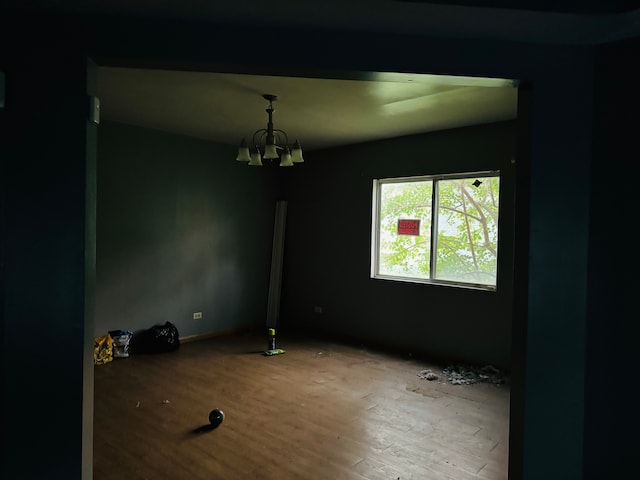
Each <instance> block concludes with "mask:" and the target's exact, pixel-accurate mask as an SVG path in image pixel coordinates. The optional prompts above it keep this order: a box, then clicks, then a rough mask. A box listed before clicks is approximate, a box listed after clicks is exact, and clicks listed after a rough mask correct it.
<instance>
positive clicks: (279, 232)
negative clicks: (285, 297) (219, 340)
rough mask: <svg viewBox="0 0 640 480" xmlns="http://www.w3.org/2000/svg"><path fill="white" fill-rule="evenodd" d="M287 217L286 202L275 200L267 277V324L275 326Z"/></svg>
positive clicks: (277, 314) (278, 307)
mask: <svg viewBox="0 0 640 480" xmlns="http://www.w3.org/2000/svg"><path fill="white" fill-rule="evenodd" d="M286 219H287V202H286V201H285V200H278V201H277V202H276V215H275V222H274V225H273V250H272V253H271V275H270V277H269V298H268V303H267V326H268V327H273V328H275V327H276V324H277V323H278V317H279V315H280V290H281V286H282V261H283V258H284V234H285V224H286Z"/></svg>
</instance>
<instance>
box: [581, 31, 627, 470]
mask: <svg viewBox="0 0 640 480" xmlns="http://www.w3.org/2000/svg"><path fill="white" fill-rule="evenodd" d="M638 58H640V40H639V39H636V40H634V41H626V42H618V43H616V44H612V45H608V46H606V47H602V48H600V49H599V50H598V62H597V68H598V72H599V74H600V75H599V76H598V81H597V82H596V100H597V102H596V104H597V110H596V131H597V132H598V134H597V135H596V136H595V143H594V155H595V156H596V158H598V159H599V160H600V164H601V166H602V168H601V169H599V170H597V171H595V172H594V174H593V175H592V178H591V189H592V192H593V196H592V212H593V215H592V222H591V224H590V239H591V242H590V248H589V259H590V262H589V315H588V317H587V336H586V341H587V371H586V379H585V398H586V402H585V418H586V420H585V478H586V479H589V480H597V479H601V478H624V477H626V476H628V472H629V467H630V466H632V465H635V464H636V463H637V455H638V454H637V448H636V447H637V445H638V439H637V431H638V427H639V422H638V418H637V415H635V414H634V412H635V409H636V408H637V397H636V395H635V394H632V393H631V392H630V391H629V390H627V388H631V387H632V386H634V385H635V383H636V379H637V376H638V375H637V372H638V367H639V366H640V360H639V359H638V354H637V352H638V338H640V326H639V325H638V315H637V304H636V302H635V299H636V295H637V289H638V276H637V270H638V262H637V260H636V257H637V254H636V253H635V252H634V247H635V229H636V228H635V211H634V210H635V205H637V197H638V193H637V192H638V189H637V186H636V184H637V180H638V178H640V162H638V155H637V146H638V140H637V138H638V121H637V112H638V111H640V95H638V90H637V81H636V79H635V75H633V73H632V72H633V69H634V67H635V64H636V63H637V60H638Z"/></svg>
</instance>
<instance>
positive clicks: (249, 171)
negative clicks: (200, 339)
mask: <svg viewBox="0 0 640 480" xmlns="http://www.w3.org/2000/svg"><path fill="white" fill-rule="evenodd" d="M235 155H236V148H235V147H232V146H228V145H217V144H214V143H210V142H205V141H202V140H197V139H193V138H189V137H184V136H179V135H171V134H168V133H163V132H160V131H154V130H149V129H144V128H139V127H134V126H126V125H122V124H117V123H103V124H102V125H100V128H99V137H98V217H97V218H98V224H97V290H96V326H95V331H96V335H99V334H100V335H101V334H104V333H105V332H107V331H108V330H113V329H127V330H133V331H136V330H140V329H144V328H149V327H150V326H151V325H153V324H156V323H164V322H166V321H170V322H172V323H174V324H175V325H176V327H177V328H178V331H179V333H180V335H181V336H190V335H198V334H205V333H212V332H213V333H215V332H224V331H229V330H237V329H242V328H247V327H253V326H256V325H265V320H266V318H265V315H266V309H267V303H266V302H267V288H266V287H267V285H268V279H269V268H270V258H271V238H272V235H273V218H274V212H275V189H276V182H275V178H274V176H273V171H272V170H266V169H255V168H247V166H246V165H245V164H240V163H239V162H236V161H235ZM243 167H244V168H243ZM194 312H202V314H203V318H202V319H199V320H194V319H193V313H194Z"/></svg>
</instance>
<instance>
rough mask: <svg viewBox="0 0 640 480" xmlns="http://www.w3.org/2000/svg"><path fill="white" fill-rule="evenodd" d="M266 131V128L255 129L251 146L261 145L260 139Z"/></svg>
mask: <svg viewBox="0 0 640 480" xmlns="http://www.w3.org/2000/svg"><path fill="white" fill-rule="evenodd" d="M268 133H269V132H268V131H267V129H266V128H261V129H260V130H256V131H255V133H254V134H253V146H258V145H261V144H262V139H263V138H264V136H265V135H266V134H268ZM256 138H257V141H256Z"/></svg>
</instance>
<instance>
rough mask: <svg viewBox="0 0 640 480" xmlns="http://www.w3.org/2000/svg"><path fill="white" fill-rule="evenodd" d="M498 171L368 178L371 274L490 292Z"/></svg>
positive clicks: (495, 250) (495, 247)
mask: <svg viewBox="0 0 640 480" xmlns="http://www.w3.org/2000/svg"><path fill="white" fill-rule="evenodd" d="M499 194H500V174H499V172H476V173H469V174H456V175H438V176H428V177H410V178H388V179H381V180H374V181H373V216H372V219H373V221H372V249H371V277H373V278H384V279H389V280H399V281H412V282H422V283H437V284H450V285H461V286H467V287H475V288H482V289H487V290H495V288H496V276H497V267H498V210H499V208H498V207H499Z"/></svg>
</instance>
